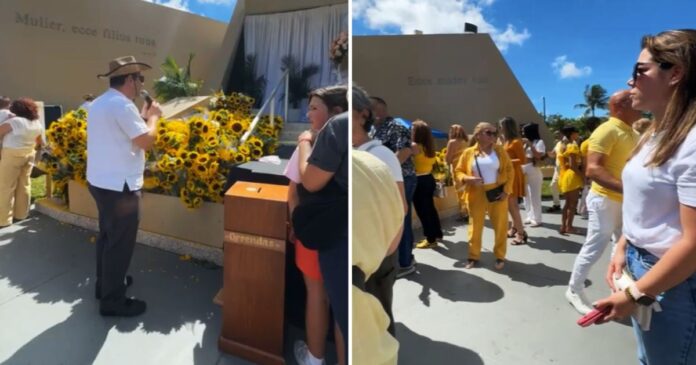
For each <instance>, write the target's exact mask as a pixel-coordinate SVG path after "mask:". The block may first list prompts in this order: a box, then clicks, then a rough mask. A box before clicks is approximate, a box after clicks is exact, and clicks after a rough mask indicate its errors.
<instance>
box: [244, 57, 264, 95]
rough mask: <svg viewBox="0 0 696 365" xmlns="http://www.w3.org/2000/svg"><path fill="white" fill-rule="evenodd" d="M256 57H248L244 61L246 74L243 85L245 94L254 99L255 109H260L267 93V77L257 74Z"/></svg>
mask: <svg viewBox="0 0 696 365" xmlns="http://www.w3.org/2000/svg"><path fill="white" fill-rule="evenodd" d="M256 72H257V70H256V55H254V54H250V55H247V56H246V60H245V61H244V74H243V75H242V76H243V80H242V85H243V91H244V93H245V94H247V95H249V96H251V97H252V98H254V100H255V102H254V107H256V108H259V107H261V105H262V103H263V95H264V92H265V91H266V77H265V76H263V75H262V76H258V75H257V74H256Z"/></svg>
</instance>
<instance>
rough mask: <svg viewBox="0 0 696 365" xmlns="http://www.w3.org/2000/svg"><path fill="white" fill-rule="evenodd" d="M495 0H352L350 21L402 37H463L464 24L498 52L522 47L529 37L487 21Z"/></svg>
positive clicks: (527, 33)
mask: <svg viewBox="0 0 696 365" xmlns="http://www.w3.org/2000/svg"><path fill="white" fill-rule="evenodd" d="M494 1H495V0H438V1H423V0H353V1H352V9H353V18H361V19H362V20H363V21H364V23H365V24H366V25H367V26H368V27H369V28H371V29H375V30H378V31H382V30H383V29H384V28H394V27H395V28H398V29H399V30H400V32H401V33H402V34H413V31H414V30H416V29H418V30H421V31H423V33H426V34H428V33H429V34H433V33H462V32H463V31H464V23H472V24H476V25H477V26H478V29H479V32H480V33H489V34H490V35H491V37H492V38H493V41H495V43H496V45H497V46H498V48H499V49H500V50H501V51H505V50H506V49H508V47H509V46H510V45H517V46H521V45H522V44H523V43H524V42H525V41H526V40H527V39H529V37H531V34H530V33H529V31H528V30H527V29H523V30H522V31H521V32H518V31H517V30H516V29H515V27H514V26H513V25H511V24H508V25H507V28H506V29H505V30H504V31H501V30H500V29H498V28H496V27H495V26H493V25H492V24H491V23H489V22H488V21H486V19H485V17H484V15H483V10H484V8H485V7H487V6H491V5H492V4H493V3H494Z"/></svg>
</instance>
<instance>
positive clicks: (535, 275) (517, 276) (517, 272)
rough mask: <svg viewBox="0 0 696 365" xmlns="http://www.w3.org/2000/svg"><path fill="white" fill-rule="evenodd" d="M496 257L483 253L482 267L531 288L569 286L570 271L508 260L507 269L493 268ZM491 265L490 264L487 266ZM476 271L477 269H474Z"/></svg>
mask: <svg viewBox="0 0 696 365" xmlns="http://www.w3.org/2000/svg"><path fill="white" fill-rule="evenodd" d="M494 262H495V257H494V256H493V253H491V252H483V253H481V267H482V268H486V269H489V270H491V271H493V272H496V273H499V274H502V275H507V276H509V277H510V279H512V280H513V281H519V282H521V283H525V284H528V285H531V286H536V287H539V288H541V287H547V286H563V285H568V280H570V271H565V270H559V269H556V268H555V267H551V266H548V265H544V264H542V263H536V264H526V263H523V262H518V261H510V260H507V261H506V262H505V267H504V268H503V269H502V270H496V269H494V268H493V263H494ZM486 263H490V264H488V265H487V264H486ZM474 270H475V269H474Z"/></svg>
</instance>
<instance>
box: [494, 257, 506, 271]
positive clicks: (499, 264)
mask: <svg viewBox="0 0 696 365" xmlns="http://www.w3.org/2000/svg"><path fill="white" fill-rule="evenodd" d="M504 267H505V260H502V259H495V269H496V270H502V269H503V268H504Z"/></svg>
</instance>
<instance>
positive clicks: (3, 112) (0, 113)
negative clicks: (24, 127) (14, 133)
mask: <svg viewBox="0 0 696 365" xmlns="http://www.w3.org/2000/svg"><path fill="white" fill-rule="evenodd" d="M11 115H12V112H11V111H10V110H9V109H0V124H2V123H3V122H4V121H5V120H7V119H9V118H10V116H11Z"/></svg>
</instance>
